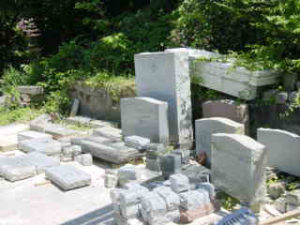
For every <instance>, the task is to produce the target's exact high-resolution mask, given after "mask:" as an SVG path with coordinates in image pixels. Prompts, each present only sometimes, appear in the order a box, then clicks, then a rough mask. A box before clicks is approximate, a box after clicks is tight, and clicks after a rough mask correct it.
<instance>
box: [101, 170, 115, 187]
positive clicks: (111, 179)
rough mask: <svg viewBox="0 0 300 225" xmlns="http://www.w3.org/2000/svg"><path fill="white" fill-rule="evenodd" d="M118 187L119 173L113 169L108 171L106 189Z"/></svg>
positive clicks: (106, 173) (105, 181)
mask: <svg viewBox="0 0 300 225" xmlns="http://www.w3.org/2000/svg"><path fill="white" fill-rule="evenodd" d="M117 185H118V171H117V170H113V169H106V170H105V179H104V186H105V187H106V188H115V187H116V186H117Z"/></svg>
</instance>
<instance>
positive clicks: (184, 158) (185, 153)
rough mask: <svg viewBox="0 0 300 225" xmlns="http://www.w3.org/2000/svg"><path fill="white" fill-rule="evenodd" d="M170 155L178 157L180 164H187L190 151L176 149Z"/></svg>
mask: <svg viewBox="0 0 300 225" xmlns="http://www.w3.org/2000/svg"><path fill="white" fill-rule="evenodd" d="M172 154H177V155H180V157H181V163H182V164H188V163H189V161H190V154H191V151H190V150H187V149H176V150H174V151H172Z"/></svg>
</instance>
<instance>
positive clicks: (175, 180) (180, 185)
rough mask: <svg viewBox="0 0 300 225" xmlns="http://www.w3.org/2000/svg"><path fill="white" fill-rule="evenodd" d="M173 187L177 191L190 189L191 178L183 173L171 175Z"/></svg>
mask: <svg viewBox="0 0 300 225" xmlns="http://www.w3.org/2000/svg"><path fill="white" fill-rule="evenodd" d="M169 180H170V183H171V188H172V190H173V191H174V192H176V193H181V192H184V191H188V190H189V189H190V182H189V178H188V177H187V176H185V175H182V174H174V175H172V176H170V179H169Z"/></svg>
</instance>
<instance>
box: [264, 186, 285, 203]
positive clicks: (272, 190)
mask: <svg viewBox="0 0 300 225" xmlns="http://www.w3.org/2000/svg"><path fill="white" fill-rule="evenodd" d="M267 190H268V194H269V195H270V197H271V198H272V199H277V198H279V197H280V196H281V195H282V194H283V193H284V192H285V188H284V185H283V184H282V183H271V184H269V185H268V189H267Z"/></svg>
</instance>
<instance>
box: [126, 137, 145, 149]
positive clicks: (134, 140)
mask: <svg viewBox="0 0 300 225" xmlns="http://www.w3.org/2000/svg"><path fill="white" fill-rule="evenodd" d="M124 141H125V145H126V146H128V147H130V148H136V149H138V150H144V149H146V147H147V145H148V144H150V139H149V138H144V137H140V136H135V135H134V136H128V137H125V139H124Z"/></svg>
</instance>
